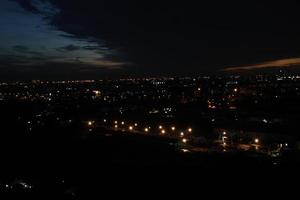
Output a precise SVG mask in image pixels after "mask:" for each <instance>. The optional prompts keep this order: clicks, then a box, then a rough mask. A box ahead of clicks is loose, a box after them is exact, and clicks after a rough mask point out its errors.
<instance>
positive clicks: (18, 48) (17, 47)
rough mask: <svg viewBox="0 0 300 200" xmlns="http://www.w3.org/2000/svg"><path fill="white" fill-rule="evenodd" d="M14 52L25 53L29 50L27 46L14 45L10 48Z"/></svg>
mask: <svg viewBox="0 0 300 200" xmlns="http://www.w3.org/2000/svg"><path fill="white" fill-rule="evenodd" d="M12 48H13V50H14V51H17V52H21V53H23V52H27V51H28V50H29V48H28V47H27V46H23V45H15V46H13V47H12Z"/></svg>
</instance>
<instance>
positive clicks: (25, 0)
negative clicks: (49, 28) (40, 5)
mask: <svg viewBox="0 0 300 200" xmlns="http://www.w3.org/2000/svg"><path fill="white" fill-rule="evenodd" d="M10 1H16V2H18V3H19V4H20V5H21V6H22V7H23V8H24V9H26V10H28V11H30V12H33V13H36V14H38V13H40V11H39V10H38V9H37V8H36V7H35V6H34V5H33V1H32V0H10Z"/></svg>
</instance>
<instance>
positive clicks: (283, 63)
mask: <svg viewBox="0 0 300 200" xmlns="http://www.w3.org/2000/svg"><path fill="white" fill-rule="evenodd" d="M298 65H299V66H300V58H287V59H279V60H274V61H268V62H263V63H258V64H255V65H249V66H239V67H227V68H225V69H223V70H222V71H225V72H234V71H250V70H257V69H266V68H278V67H280V68H285V67H292V66H298Z"/></svg>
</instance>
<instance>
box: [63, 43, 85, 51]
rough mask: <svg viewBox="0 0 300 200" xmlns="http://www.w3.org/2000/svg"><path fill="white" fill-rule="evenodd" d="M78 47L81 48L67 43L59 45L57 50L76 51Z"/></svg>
mask: <svg viewBox="0 0 300 200" xmlns="http://www.w3.org/2000/svg"><path fill="white" fill-rule="evenodd" d="M80 49H81V47H80V46H76V45H73V44H70V45H67V46H64V47H60V48H58V49H57V50H58V51H77V50H80Z"/></svg>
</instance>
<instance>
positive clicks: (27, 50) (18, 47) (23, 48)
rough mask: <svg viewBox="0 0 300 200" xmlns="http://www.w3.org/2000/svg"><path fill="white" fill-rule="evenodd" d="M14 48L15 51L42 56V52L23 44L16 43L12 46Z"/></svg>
mask: <svg viewBox="0 0 300 200" xmlns="http://www.w3.org/2000/svg"><path fill="white" fill-rule="evenodd" d="M12 49H13V50H14V51H15V52H18V53H21V54H30V55H35V56H42V55H43V53H42V52H38V51H31V50H30V48H29V47H27V46H23V45H15V46H13V47H12Z"/></svg>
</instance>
